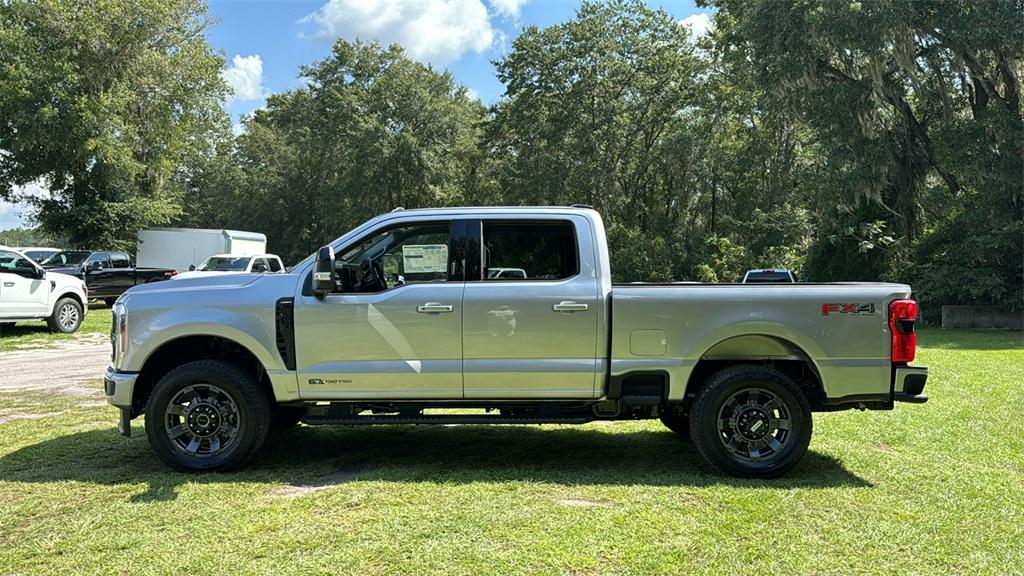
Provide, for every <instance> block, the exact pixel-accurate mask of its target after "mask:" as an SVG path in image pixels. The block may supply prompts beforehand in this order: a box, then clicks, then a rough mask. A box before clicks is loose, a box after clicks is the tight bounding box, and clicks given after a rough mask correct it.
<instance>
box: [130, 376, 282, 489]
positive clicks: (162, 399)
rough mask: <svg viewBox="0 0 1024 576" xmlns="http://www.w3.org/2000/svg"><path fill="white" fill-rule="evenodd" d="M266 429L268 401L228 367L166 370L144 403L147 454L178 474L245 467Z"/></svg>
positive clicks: (258, 388) (245, 377) (254, 384)
mask: <svg viewBox="0 0 1024 576" xmlns="http://www.w3.org/2000/svg"><path fill="white" fill-rule="evenodd" d="M269 428H270V402H269V401H268V399H267V395H266V394H265V393H264V392H263V390H261V389H260V387H259V386H258V385H257V384H256V382H255V381H253V379H252V378H251V377H250V376H249V375H248V374H246V373H245V372H243V371H242V370H240V369H239V368H238V367H236V366H235V365H233V364H230V363H228V362H224V361H221V360H198V361H195V362H189V363H188V364H184V365H182V366H179V367H178V368H175V369H174V370H171V371H170V372H168V373H167V374H166V375H165V376H164V377H163V378H161V379H160V381H159V382H158V383H157V385H156V387H154V388H153V392H152V394H150V396H149V401H148V402H147V403H146V437H147V439H148V440H149V445H150V447H151V448H152V449H153V452H155V453H156V455H157V456H159V457H160V459H161V460H163V461H164V462H166V463H167V464H168V465H170V466H171V467H172V468H174V469H176V470H181V471H194V470H218V471H226V470H231V469H234V468H237V467H239V466H241V465H242V464H243V463H245V461H246V460H248V459H249V458H250V457H251V456H252V455H253V454H254V453H255V452H256V451H257V450H258V449H259V448H260V446H261V445H262V444H263V441H264V440H265V439H266V437H267V430H268V429H269Z"/></svg>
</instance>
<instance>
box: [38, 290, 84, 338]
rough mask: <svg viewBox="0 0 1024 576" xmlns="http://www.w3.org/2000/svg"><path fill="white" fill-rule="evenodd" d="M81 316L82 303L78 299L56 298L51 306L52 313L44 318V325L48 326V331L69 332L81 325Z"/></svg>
mask: <svg viewBox="0 0 1024 576" xmlns="http://www.w3.org/2000/svg"><path fill="white" fill-rule="evenodd" d="M83 316H84V314H83V311H82V305H81V304H79V303H78V300H75V299H74V298H70V297H64V298H61V299H60V300H57V303H56V304H55V305H54V306H53V314H50V317H49V318H47V319H46V325H47V326H48V327H49V328H50V332H60V333H61V334H71V333H72V332H74V331H76V330H78V327H79V326H81V325H82V320H83Z"/></svg>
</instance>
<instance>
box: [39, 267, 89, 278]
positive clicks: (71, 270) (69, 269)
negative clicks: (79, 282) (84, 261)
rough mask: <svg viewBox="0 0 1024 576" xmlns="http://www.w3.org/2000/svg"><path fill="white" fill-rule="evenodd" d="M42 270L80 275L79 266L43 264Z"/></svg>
mask: <svg viewBox="0 0 1024 576" xmlns="http://www.w3.org/2000/svg"><path fill="white" fill-rule="evenodd" d="M42 268H43V270H46V271H47V272H56V273H58V274H67V275H69V276H81V274H82V267H81V266H52V265H51V266H43V267H42Z"/></svg>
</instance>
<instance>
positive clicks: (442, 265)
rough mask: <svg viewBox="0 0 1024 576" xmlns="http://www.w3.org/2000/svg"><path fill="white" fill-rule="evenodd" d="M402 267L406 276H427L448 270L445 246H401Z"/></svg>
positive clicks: (446, 248)
mask: <svg viewBox="0 0 1024 576" xmlns="http://www.w3.org/2000/svg"><path fill="white" fill-rule="evenodd" d="M402 267H403V268H404V269H405V273H406V274H427V273H433V272H446V271H447V270H448V245H447V244H411V245H407V246H402Z"/></svg>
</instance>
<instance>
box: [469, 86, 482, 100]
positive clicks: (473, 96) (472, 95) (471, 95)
mask: <svg viewBox="0 0 1024 576" xmlns="http://www.w3.org/2000/svg"><path fill="white" fill-rule="evenodd" d="M466 98H469V99H470V100H479V99H480V95H479V94H477V92H476V90H473V89H472V88H470V87H469V86H466Z"/></svg>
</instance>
